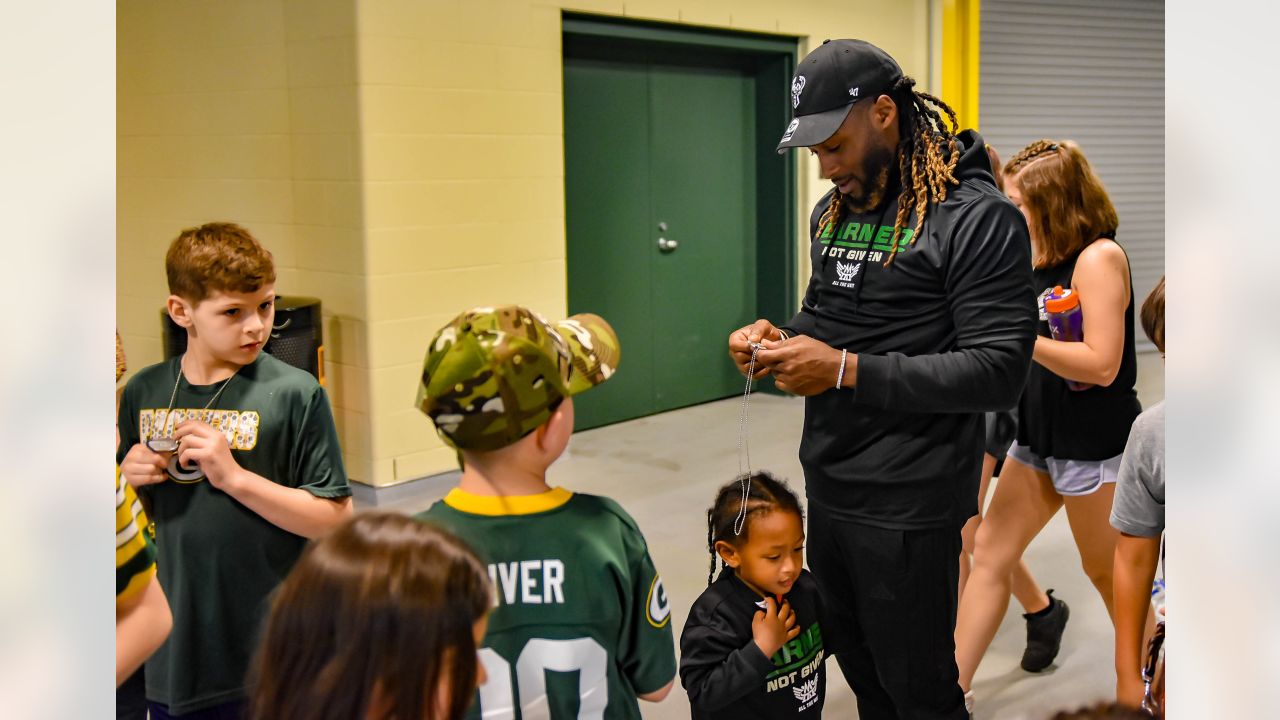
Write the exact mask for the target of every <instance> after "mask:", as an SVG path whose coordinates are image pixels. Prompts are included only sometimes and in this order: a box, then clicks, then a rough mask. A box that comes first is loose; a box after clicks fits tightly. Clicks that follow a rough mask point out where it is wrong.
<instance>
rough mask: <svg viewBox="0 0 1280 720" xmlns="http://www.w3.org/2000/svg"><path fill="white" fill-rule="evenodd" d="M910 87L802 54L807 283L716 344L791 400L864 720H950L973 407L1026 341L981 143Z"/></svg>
mask: <svg viewBox="0 0 1280 720" xmlns="http://www.w3.org/2000/svg"><path fill="white" fill-rule="evenodd" d="M914 84H915V81H913V80H911V79H910V78H908V77H906V76H905V75H903V73H902V70H901V68H899V66H898V64H897V62H895V61H894V60H893V58H891V57H890V56H889V55H887V54H886V53H885V52H884V51H883V50H881V49H879V48H877V47H875V46H874V45H871V44H869V43H866V42H863V41H860V40H835V41H826V42H824V43H823V44H822V45H821V46H820V47H819V48H818V49H816V50H814V51H813V52H812V53H810V54H809V55H808V56H807V57H805V59H804V60H802V61H801V63H800V66H799V68H798V69H797V72H796V76H795V78H794V79H793V81H792V84H791V98H792V105H793V107H794V109H795V119H794V120H793V121H792V122H791V124H790V125H789V126H788V127H787V129H786V132H785V134H784V135H783V136H782V142H781V143H779V145H778V151H779V152H785V151H786V149H788V148H792V147H805V148H808V149H809V151H810V152H811V153H813V154H814V155H815V156H816V157H817V159H818V162H819V166H820V168H821V172H822V177H823V178H824V179H830V180H831V181H832V184H833V185H834V186H835V187H834V188H832V189H831V191H829V192H828V193H827V194H826V195H825V196H824V197H823V198H822V200H820V201H819V202H818V204H817V205H816V206H815V207H814V209H813V213H812V215H811V217H810V221H809V230H810V237H811V238H812V244H811V249H810V258H811V260H812V266H813V273H812V276H811V278H810V281H809V286H808V289H807V291H806V293H805V297H804V300H803V302H802V305H801V308H800V312H799V313H797V314H796V316H795V317H794V318H792V319H791V320H790V321H788V322H787V323H784V324H783V325H782V326H780V327H775V326H774V325H773V324H772V323H770V322H769V321H768V320H758V321H756V322H755V323H754V324H752V325H749V326H747V327H744V328H741V329H738V330H735V331H734V332H733V333H731V334H730V336H729V350H730V354H731V355H732V357H733V358H734V361H735V362H736V363H737V364H738V367H739V368H740V369H741V370H742V371H743V372H745V371H746V369H747V366H748V362H749V361H750V359H751V355H752V352H753V350H755V351H757V367H758V368H762V369H760V370H759V371H758V375H757V376H763V375H765V374H771V375H773V377H774V379H775V381H776V384H777V386H778V387H779V388H781V389H783V390H786V391H788V392H792V393H795V394H798V395H804V396H806V400H805V419H804V433H803V437H802V440H801V443H800V461H801V464H802V465H803V467H804V473H805V484H806V492H807V495H808V500H809V532H808V537H809V563H810V566H811V568H812V570H813V573H814V577H815V579H816V580H817V581H818V584H819V587H820V588H821V589H822V592H823V594H824V596H825V597H826V599H827V609H828V614H829V615H830V617H828V618H824V620H823V628H824V633H823V634H824V636H825V638H826V641H827V646H828V648H829V649H830V650H831V651H832V652H834V653H835V654H836V658H837V661H838V662H839V664H840V669H841V671H842V672H843V673H844V675H845V678H846V679H847V680H848V681H849V684H850V686H851V687H852V688H853V690H854V692H855V694H856V695H857V697H858V711H859V715H860V717H862V718H864V720H874V719H876V718H913V719H914V718H965V717H967V712H966V708H965V698H964V695H963V693H962V692H961V690H960V686H959V685H958V684H957V682H956V678H957V674H958V673H957V669H956V664H955V646H954V641H953V633H954V631H955V621H956V604H957V599H956V587H957V583H958V572H959V565H958V559H959V554H960V528H961V526H962V525H963V524H964V522H965V521H966V520H967V519H968V518H969V517H971V516H973V515H974V514H976V513H977V500H976V499H977V495H978V480H979V474H980V472H981V463H982V449H983V448H982V439H983V416H982V413H983V412H985V411H993V410H1004V409H1008V408H1010V407H1012V406H1013V405H1014V404H1015V403H1016V402H1017V399H1018V395H1019V393H1020V392H1021V390H1022V386H1023V384H1024V382H1025V380H1026V377H1027V371H1028V368H1029V367H1030V362H1031V349H1032V344H1033V342H1034V339H1035V323H1036V307H1035V295H1034V292H1033V290H1032V286H1031V254H1030V239H1029V236H1028V233H1027V225H1026V221H1025V220H1024V219H1023V216H1022V214H1021V212H1019V211H1018V209H1017V208H1016V207H1014V205H1013V204H1012V203H1010V202H1009V201H1008V200H1007V199H1006V198H1005V197H1004V196H1003V195H1002V194H1001V193H1000V192H999V191H998V190H997V189H996V187H995V185H994V179H993V178H992V175H991V166H990V163H989V161H988V160H987V153H986V149H985V146H984V144H983V142H982V138H981V137H980V136H979V135H978V134H977V133H976V132H973V131H971V130H966V131H964V132H961V133H958V134H957V133H956V123H955V116H954V113H953V112H952V111H951V109H950V108H949V107H947V106H946V105H945V104H944V103H942V102H941V101H940V100H938V99H937V98H934V97H932V96H929V95H927V94H924V93H920V92H916V91H914V90H912V87H913V86H914ZM944 115H945V117H944ZM948 119H949V120H950V123H949V124H948V123H947V122H946V121H947V120H948ZM756 343H759V346H756Z"/></svg>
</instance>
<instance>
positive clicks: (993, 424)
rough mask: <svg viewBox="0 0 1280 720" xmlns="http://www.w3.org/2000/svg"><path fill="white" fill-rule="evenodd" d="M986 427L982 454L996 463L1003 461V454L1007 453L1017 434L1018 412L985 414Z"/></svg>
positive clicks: (1008, 411) (1007, 411)
mask: <svg viewBox="0 0 1280 720" xmlns="http://www.w3.org/2000/svg"><path fill="white" fill-rule="evenodd" d="M986 425H987V433H986V438H985V439H984V441H983V446H982V450H983V452H985V453H986V454H988V455H990V456H991V457H993V458H995V459H996V460H997V461H1001V460H1004V455H1005V453H1007V452H1009V446H1010V445H1012V444H1013V439H1014V437H1016V436H1017V434H1018V411H1017V410H1006V411H1003V412H989V413H986Z"/></svg>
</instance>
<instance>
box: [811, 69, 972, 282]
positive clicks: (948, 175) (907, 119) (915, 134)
mask: <svg viewBox="0 0 1280 720" xmlns="http://www.w3.org/2000/svg"><path fill="white" fill-rule="evenodd" d="M915 84H916V81H915V80H913V79H911V78H910V77H908V76H906V75H904V76H902V78H900V79H899V80H898V82H896V83H894V85H893V87H892V88H891V89H890V90H889V93H888V95H889V97H890V98H891V99H892V100H893V102H894V104H895V105H897V107H898V135H899V140H898V148H897V154H898V177H899V178H901V184H902V192H901V194H899V195H898V214H897V216H896V217H895V218H894V219H893V240H892V241H891V243H890V244H891V247H892V249H891V250H890V251H889V259H888V260H886V261H885V263H884V264H885V266H886V267H887V266H888V265H889V264H890V263H892V262H893V258H894V256H895V255H897V248H898V236H899V235H901V233H902V230H903V227H904V226H905V225H906V222H907V219H908V218H909V217H911V212H912V211H913V210H914V211H915V212H916V225H915V227H914V228H912V231H911V240H910V243H914V242H915V241H916V238H918V237H920V228H921V227H923V226H924V220H925V216H926V215H928V213H929V205H930V204H933V203H940V202H942V201H944V200H946V199H947V186H949V185H959V184H960V181H959V180H956V178H955V175H954V171H955V168H956V163H957V162H959V161H960V143H959V142H958V141H957V140H956V133H957V132H958V131H959V128H960V124H959V122H958V121H957V120H956V112H955V111H954V110H952V109H951V106H949V105H947V104H946V103H945V102H943V101H942V100H941V99H939V98H936V97H934V96H932V95H930V94H929V93H925V92H919V91H917V90H912V88H913V87H915ZM944 115H945V116H946V117H945V118H944V117H943V116H944ZM948 121H949V124H948ZM843 210H844V196H843V195H842V194H841V192H840V190H839V189H838V188H837V189H835V190H833V191H832V193H831V202H830V203H829V204H828V205H827V209H826V210H825V211H824V212H823V213H822V217H821V218H820V219H819V220H818V233H822V232H823V231H824V230H825V229H826V228H827V227H828V226H830V227H831V228H834V227H835V226H836V225H839V224H840V216H841V214H842V212H843ZM814 239H815V240H816V239H817V237H815V238H814Z"/></svg>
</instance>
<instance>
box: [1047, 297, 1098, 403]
mask: <svg viewBox="0 0 1280 720" xmlns="http://www.w3.org/2000/svg"><path fill="white" fill-rule="evenodd" d="M1044 313H1045V316H1046V317H1047V318H1048V319H1049V334H1050V335H1053V339H1054V340H1061V341H1063V342H1081V341H1082V340H1084V313H1082V312H1081V311H1080V296H1079V295H1077V294H1076V292H1075V291H1074V290H1071V289H1067V290H1063V289H1062V286H1061V285H1058V286H1055V287H1054V288H1053V290H1052V291H1051V292H1050V293H1049V294H1048V295H1046V296H1045V298H1044ZM1067 387H1069V388H1071V389H1072V390H1088V389H1089V388H1091V387H1093V385H1090V384H1089V383H1082V382H1076V381H1075V380H1067Z"/></svg>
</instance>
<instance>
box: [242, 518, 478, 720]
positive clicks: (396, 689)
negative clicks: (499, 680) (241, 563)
mask: <svg viewBox="0 0 1280 720" xmlns="http://www.w3.org/2000/svg"><path fill="white" fill-rule="evenodd" d="M492 601H493V592H492V590H491V588H490V584H489V577H488V571H487V570H486V568H485V566H484V565H483V564H482V563H481V562H480V561H479V560H478V559H476V556H475V555H474V554H473V553H472V552H471V550H470V549H469V548H468V547H467V546H466V545H465V544H463V543H462V541H461V540H458V539H457V538H456V537H454V536H453V535H451V534H449V533H447V532H445V531H443V530H439V529H437V528H434V527H432V526H430V525H426V524H424V523H422V522H419V521H417V520H414V519H413V518H410V517H408V516H405V515H401V514H399V513H392V512H385V511H369V512H362V513H359V514H357V515H356V516H355V517H353V518H352V519H351V520H348V521H347V522H346V523H344V524H343V525H341V526H339V527H338V528H336V529H334V530H333V531H332V532H330V533H329V534H328V535H326V536H324V537H323V538H321V539H320V540H318V541H316V542H314V543H312V544H311V545H309V546H308V547H307V549H306V550H305V551H304V552H303V553H302V557H301V558H300V559H299V560H298V563H297V564H296V565H295V566H294V568H293V570H292V571H291V572H290V573H289V576H288V577H286V578H285V580H284V582H283V583H281V584H280V587H279V588H278V589H277V590H276V592H275V595H274V596H273V598H272V602H271V611H270V615H269V616H268V618H267V623H266V628H265V630H264V632H263V639H262V643H261V646H260V647H259V649H258V654H257V657H256V659H255V661H254V667H253V670H252V672H251V676H250V711H249V717H250V718H252V719H253V720H349V719H350V718H369V717H377V718H381V719H389V718H395V719H396V720H427V719H429V720H456V719H457V718H461V717H462V716H463V715H464V714H465V713H466V711H467V707H468V706H469V705H470V703H471V699H472V696H473V695H474V694H475V688H476V677H477V674H478V672H477V669H476V665H477V660H476V642H475V638H474V637H473V635H472V626H473V625H474V624H475V623H476V622H477V621H479V620H480V618H482V617H484V615H485V613H487V612H488V611H489V608H490V606H491V603H492Z"/></svg>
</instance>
